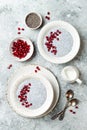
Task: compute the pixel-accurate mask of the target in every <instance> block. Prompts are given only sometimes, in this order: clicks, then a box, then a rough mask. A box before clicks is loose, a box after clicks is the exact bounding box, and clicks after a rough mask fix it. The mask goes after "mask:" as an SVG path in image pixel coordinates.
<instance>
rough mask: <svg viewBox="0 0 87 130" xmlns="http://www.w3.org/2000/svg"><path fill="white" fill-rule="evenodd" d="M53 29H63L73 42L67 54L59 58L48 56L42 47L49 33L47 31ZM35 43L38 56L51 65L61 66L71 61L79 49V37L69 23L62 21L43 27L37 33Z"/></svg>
mask: <svg viewBox="0 0 87 130" xmlns="http://www.w3.org/2000/svg"><path fill="white" fill-rule="evenodd" d="M54 28H56V29H59V28H61V29H64V30H65V31H67V33H69V34H70V35H71V38H72V40H73V43H72V47H71V50H70V51H69V52H68V53H67V54H65V55H63V56H60V57H56V56H50V55H48V53H47V52H46V51H45V49H44V47H43V45H44V39H45V37H46V34H47V33H49V31H51V30H52V29H54ZM67 41H68V40H67ZM37 43H38V49H39V52H40V54H41V55H42V56H43V57H44V58H45V59H46V60H48V61H50V62H52V63H58V64H62V63H66V62H69V61H71V60H72V59H73V58H74V57H75V56H76V55H77V53H78V51H79V48H80V37H79V34H78V32H77V31H76V29H75V28H74V27H73V26H72V25H70V24H69V23H67V22H64V21H54V22H51V23H48V24H47V25H45V26H44V27H43V28H42V30H41V31H40V33H39V36H38V41H37ZM67 46H69V42H68V45H67ZM62 50H63V49H62ZM64 51H65V50H64Z"/></svg>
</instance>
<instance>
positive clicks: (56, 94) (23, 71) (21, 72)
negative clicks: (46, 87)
mask: <svg viewBox="0 0 87 130" xmlns="http://www.w3.org/2000/svg"><path fill="white" fill-rule="evenodd" d="M37 67H38V65H29V66H25V67H22V69H20V70H18V72H17V77H20V76H21V75H22V77H23V76H24V74H28V73H35V74H36V75H37V74H40V75H42V76H44V77H45V78H46V79H47V80H48V81H49V82H50V83H51V85H52V87H53V90H54V98H53V102H52V104H51V106H50V107H49V108H48V109H47V111H44V113H43V114H41V115H38V116H35V115H34V117H33V118H37V117H42V116H45V115H47V114H48V113H50V112H51V111H52V110H53V108H54V107H55V106H56V104H57V102H58V99H59V85H58V82H57V80H56V78H55V76H54V75H53V74H52V73H51V72H50V71H49V70H47V69H45V68H43V67H41V66H39V68H40V70H37ZM36 70H37V71H36ZM17 77H16V76H15V75H14V76H12V78H10V80H9V81H8V90H7V98H8V101H9V104H10V105H11V103H10V99H9V90H10V87H11V84H12V83H13V81H16V78H17ZM11 106H12V105H11Z"/></svg>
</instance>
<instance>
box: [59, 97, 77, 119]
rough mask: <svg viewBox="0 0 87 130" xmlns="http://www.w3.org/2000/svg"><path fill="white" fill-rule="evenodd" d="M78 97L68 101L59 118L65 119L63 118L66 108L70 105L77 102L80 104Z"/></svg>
mask: <svg viewBox="0 0 87 130" xmlns="http://www.w3.org/2000/svg"><path fill="white" fill-rule="evenodd" d="M78 102H79V101H78V99H76V98H73V99H71V100H70V101H69V102H68V104H67V105H66V106H65V108H64V110H63V112H62V113H61V115H60V116H59V120H63V118H64V115H65V111H66V109H67V108H68V107H70V106H73V107H74V106H76V105H77V104H78Z"/></svg>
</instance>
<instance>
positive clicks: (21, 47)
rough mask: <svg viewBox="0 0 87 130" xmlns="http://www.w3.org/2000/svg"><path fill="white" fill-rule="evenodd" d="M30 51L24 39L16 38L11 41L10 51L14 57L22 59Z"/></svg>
mask: <svg viewBox="0 0 87 130" xmlns="http://www.w3.org/2000/svg"><path fill="white" fill-rule="evenodd" d="M29 52H30V45H28V44H27V42H26V41H24V40H21V39H18V40H17V41H14V42H13V46H12V53H13V55H14V56H15V57H18V58H19V59H22V58H24V57H26V55H27V54H28V53H29Z"/></svg>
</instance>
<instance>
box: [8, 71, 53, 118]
mask: <svg viewBox="0 0 87 130" xmlns="http://www.w3.org/2000/svg"><path fill="white" fill-rule="evenodd" d="M32 79H33V81H32ZM25 80H31V82H32V83H31V84H32V86H31V89H30V92H29V93H31V92H32V91H34V92H32V94H30V95H29V96H31V97H30V98H29V99H30V100H31V101H32V104H33V105H34V107H33V105H32V106H31V107H30V108H26V107H25V106H22V105H21V102H19V100H18V98H17V94H16V93H17V89H18V87H19V85H20V84H21V82H23V81H25ZM28 82H29V81H28ZM37 82H39V83H38V84H37ZM33 85H34V87H33ZM42 86H44V87H45V88H44V89H46V93H45V95H43V89H42ZM32 87H33V89H32ZM41 89H42V91H41ZM20 91H21V90H20ZM36 91H38V92H39V91H40V93H37V92H36ZM37 94H38V95H37ZM39 95H41V96H39ZM43 96H45V99H44V101H43V104H41V106H40V103H39V107H38V108H36V106H37V104H38V102H40V100H42V99H43ZM37 97H38V98H37ZM39 97H40V99H39ZM53 97H54V92H53V88H52V86H51V84H50V82H49V81H48V80H47V79H46V78H45V77H43V76H42V75H39V74H34V73H28V74H26V73H23V75H20V76H17V75H16V78H15V80H12V81H11V82H10V83H9V89H8V100H9V103H10V105H11V106H12V108H13V109H14V110H15V111H16V112H17V113H18V114H20V115H21V116H24V117H30V118H34V117H36V116H40V115H42V114H43V113H45V112H46V111H47V110H48V109H49V108H50V106H51V104H52V102H53ZM36 98H37V99H38V100H36ZM34 100H35V101H34ZM32 107H33V108H32Z"/></svg>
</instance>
